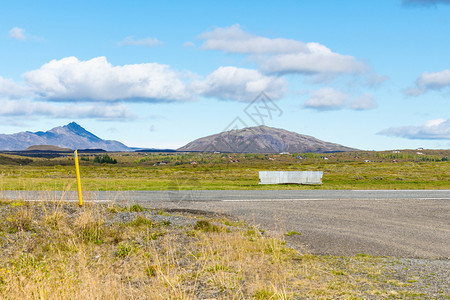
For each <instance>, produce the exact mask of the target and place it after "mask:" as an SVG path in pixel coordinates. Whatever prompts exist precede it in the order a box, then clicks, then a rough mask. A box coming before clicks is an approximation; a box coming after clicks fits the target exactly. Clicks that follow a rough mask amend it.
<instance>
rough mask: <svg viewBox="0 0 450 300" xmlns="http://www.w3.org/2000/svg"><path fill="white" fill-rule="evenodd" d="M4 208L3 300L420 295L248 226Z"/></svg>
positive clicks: (140, 214) (364, 263)
mask: <svg viewBox="0 0 450 300" xmlns="http://www.w3.org/2000/svg"><path fill="white" fill-rule="evenodd" d="M1 204H2V205H0V218H1V220H3V221H2V222H1V223H0V224H1V227H0V228H1V231H0V247H2V251H1V254H0V266H1V268H0V298H3V299H217V298H219V299H248V298H253V299H298V298H301V299H355V298H367V297H369V296H373V297H379V298H384V297H388V296H392V295H394V296H402V295H403V296H405V297H409V296H411V295H415V294H413V292H412V291H410V290H409V289H408V284H406V283H403V282H400V281H396V284H395V285H394V284H391V283H389V282H388V281H387V280H386V279H385V278H386V274H387V273H386V272H387V271H388V265H387V264H386V260H385V259H382V258H374V257H371V256H367V255H360V256H356V257H324V256H314V255H309V254H307V253H298V252H297V251H295V250H293V249H291V248H289V247H287V246H286V243H285V242H284V240H283V238H282V236H273V235H270V234H268V233H264V232H262V231H260V230H259V229H257V228H254V227H249V226H247V225H245V224H242V223H241V222H239V223H234V222H229V221H225V220H224V221H221V222H219V221H217V220H206V219H198V218H196V217H195V216H176V217H174V216H170V215H169V214H167V213H162V212H156V211H153V210H151V209H148V208H144V207H142V206H139V205H133V206H129V205H128V206H117V205H87V206H85V207H83V208H78V207H76V206H75V205H73V204H67V203H66V204H63V203H58V202H54V203H46V204H44V203H40V204H38V203H34V204H28V203H23V202H8V201H3V202H1ZM180 219H181V220H182V221H181V223H179V224H177V223H176V222H179V220H180ZM169 220H172V221H174V222H172V224H171V223H170V222H169ZM176 220H178V221H176ZM175 221H176V222H175Z"/></svg>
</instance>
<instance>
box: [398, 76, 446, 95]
mask: <svg viewBox="0 0 450 300" xmlns="http://www.w3.org/2000/svg"><path fill="white" fill-rule="evenodd" d="M447 87H450V70H443V71H440V72H435V73H428V72H423V73H422V75H420V76H419V78H417V80H416V82H415V85H414V86H413V87H410V88H408V89H407V90H406V94H407V95H410V96H419V95H421V94H423V93H426V92H428V91H431V90H442V89H444V88H447Z"/></svg>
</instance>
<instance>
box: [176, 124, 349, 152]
mask: <svg viewBox="0 0 450 300" xmlns="http://www.w3.org/2000/svg"><path fill="white" fill-rule="evenodd" d="M355 150H357V149H354V148H350V147H345V146H342V145H339V144H333V143H328V142H324V141H321V140H319V139H316V138H314V137H312V136H308V135H303V134H299V133H295V132H292V131H287V130H284V129H278V128H272V127H267V126H257V127H248V128H244V129H239V130H231V131H226V132H221V133H219V134H214V135H210V136H207V137H203V138H199V139H197V140H195V141H193V142H190V143H189V144H187V145H185V146H183V147H181V148H179V149H178V151H201V152H213V151H218V152H234V153H242V152H244V153H280V152H290V153H299V152H316V153H324V152H338V151H355Z"/></svg>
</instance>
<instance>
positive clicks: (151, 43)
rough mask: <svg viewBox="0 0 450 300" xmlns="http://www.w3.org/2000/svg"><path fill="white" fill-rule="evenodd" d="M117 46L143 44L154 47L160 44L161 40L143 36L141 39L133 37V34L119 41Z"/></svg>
mask: <svg viewBox="0 0 450 300" xmlns="http://www.w3.org/2000/svg"><path fill="white" fill-rule="evenodd" d="M118 44H119V46H145V47H154V46H157V45H161V44H162V42H161V41H159V40H158V39H155V38H143V39H135V38H134V36H129V37H126V38H125V39H123V40H122V41H120V42H119V43H118Z"/></svg>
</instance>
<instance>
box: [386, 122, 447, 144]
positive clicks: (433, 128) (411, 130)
mask: <svg viewBox="0 0 450 300" xmlns="http://www.w3.org/2000/svg"><path fill="white" fill-rule="evenodd" d="M378 134H380V135H386V136H394V137H401V138H407V139H415V140H450V119H447V120H445V119H435V120H430V121H427V122H426V123H425V124H422V125H419V126H402V127H392V128H388V129H385V130H382V131H380V132H379V133H378Z"/></svg>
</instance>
